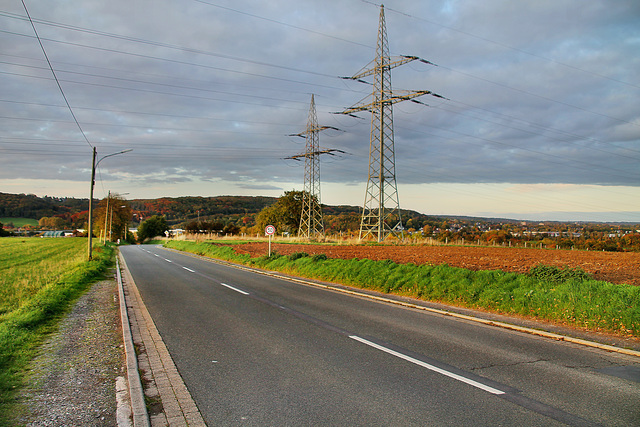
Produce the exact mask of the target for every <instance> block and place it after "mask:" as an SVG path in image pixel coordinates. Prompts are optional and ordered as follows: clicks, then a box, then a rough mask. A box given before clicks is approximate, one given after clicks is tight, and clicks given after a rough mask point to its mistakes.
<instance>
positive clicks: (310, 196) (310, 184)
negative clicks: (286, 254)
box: [286, 94, 344, 239]
mask: <svg viewBox="0 0 640 427" xmlns="http://www.w3.org/2000/svg"><path fill="white" fill-rule="evenodd" d="M325 129H336V128H333V127H331V126H318V116H317V114H316V103H315V100H314V96H313V94H312V95H311V105H310V106H309V118H308V120H307V129H306V130H305V131H304V132H301V133H297V134H293V135H290V136H300V137H304V138H306V147H305V152H304V153H303V154H297V155H295V156H291V157H286V158H287V159H293V160H300V159H301V158H304V191H303V193H302V214H301V216H300V229H299V230H298V235H299V236H300V237H304V238H307V239H310V238H312V237H322V236H324V222H323V220H322V208H321V206H320V155H321V154H331V155H333V153H334V152H341V153H344V151H342V150H336V149H324V150H321V149H320V144H319V140H320V138H319V136H318V134H319V133H320V131H322V130H325Z"/></svg>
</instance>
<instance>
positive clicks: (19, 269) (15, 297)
mask: <svg viewBox="0 0 640 427" xmlns="http://www.w3.org/2000/svg"><path fill="white" fill-rule="evenodd" d="M85 250H86V240H84V239H73V238H69V239H50V240H46V241H43V240H42V239H35V238H30V239H23V238H10V237H7V238H2V239H0V316H2V315H3V314H6V313H9V312H11V311H13V310H15V309H17V308H19V307H20V306H21V305H23V304H24V303H25V302H27V301H28V300H29V299H31V298H32V297H33V296H34V295H35V294H37V293H38V291H40V290H41V289H42V288H44V287H46V286H47V285H48V284H50V283H53V282H55V281H56V280H57V279H59V278H60V277H61V276H62V275H63V274H64V273H65V272H66V271H67V270H68V269H69V268H70V267H73V266H75V265H77V264H79V263H81V262H82V261H83V260H84V256H85ZM0 319H2V317H0Z"/></svg>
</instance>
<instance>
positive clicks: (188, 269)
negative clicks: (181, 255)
mask: <svg viewBox="0 0 640 427" xmlns="http://www.w3.org/2000/svg"><path fill="white" fill-rule="evenodd" d="M182 268H184V269H185V270H187V271H190V272H192V273H195V270H192V269H190V268H187V267H182Z"/></svg>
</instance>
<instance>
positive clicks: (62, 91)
mask: <svg viewBox="0 0 640 427" xmlns="http://www.w3.org/2000/svg"><path fill="white" fill-rule="evenodd" d="M21 1H22V6H24V11H25V12H26V14H27V17H28V18H29V22H30V23H31V28H33V32H34V33H35V35H36V38H37V39H38V44H40V48H41V49H42V53H43V54H44V57H45V59H46V60H47V64H49V69H50V70H51V73H52V74H53V78H54V79H55V81H56V84H57V85H58V89H60V93H61V94H62V97H63V98H64V102H65V103H66V104H67V108H68V109H69V112H70V113H71V116H72V117H73V121H74V122H76V125H77V126H78V129H80V133H81V134H82V137H83V138H84V140H85V141H86V143H87V144H89V147H91V148H93V145H91V143H90V142H89V138H87V135H86V134H85V133H84V131H83V130H82V126H80V123H79V122H78V119H77V117H76V115H75V114H74V112H73V109H72V108H71V105H70V104H69V100H68V99H67V96H66V95H65V94H64V90H62V85H60V81H59V80H58V76H57V75H56V72H55V70H54V69H53V66H52V65H51V61H50V60H49V56H48V55H47V51H46V50H45V48H44V45H43V44H42V40H40V36H39V35H38V31H37V30H36V26H35V24H34V23H33V20H32V19H31V15H30V14H29V10H28V9H27V5H26V4H25V2H24V0H21Z"/></svg>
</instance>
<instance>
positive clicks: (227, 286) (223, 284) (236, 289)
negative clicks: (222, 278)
mask: <svg viewBox="0 0 640 427" xmlns="http://www.w3.org/2000/svg"><path fill="white" fill-rule="evenodd" d="M220 284H221V285H222V286H224V287H225V288H229V289H231V290H233V291H236V292H240V293H241V294H242V295H249V292H245V291H243V290H240V289H238V288H234V287H233V286H231V285H227V284H226V283H220Z"/></svg>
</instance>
